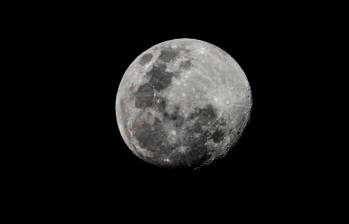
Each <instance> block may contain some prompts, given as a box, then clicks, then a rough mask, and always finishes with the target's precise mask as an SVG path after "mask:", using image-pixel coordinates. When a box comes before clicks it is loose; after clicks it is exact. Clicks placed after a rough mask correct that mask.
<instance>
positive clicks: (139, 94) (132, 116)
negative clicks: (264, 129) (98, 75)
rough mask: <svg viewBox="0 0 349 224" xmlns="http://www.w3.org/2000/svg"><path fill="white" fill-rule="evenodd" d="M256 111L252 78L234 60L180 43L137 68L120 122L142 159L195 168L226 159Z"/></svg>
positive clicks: (123, 91) (130, 75)
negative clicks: (252, 111)
mask: <svg viewBox="0 0 349 224" xmlns="http://www.w3.org/2000/svg"><path fill="white" fill-rule="evenodd" d="M251 106H252V98H251V91H250V87H249V84H248V81H247V78H246V76H245V74H244V72H243V71H242V69H241V68H240V66H239V65H238V64H237V63H236V61H235V60H234V59H233V58H232V57H231V56H230V55H228V54H227V53H226V52H224V51H223V50H221V49H219V48H218V47H216V46H214V45H212V44H209V43H207V42H203V41H200V40H194V39H175V40H170V41H166V42H163V43H160V44H158V45H155V46H153V47H151V48H150V49H148V50H146V51H145V52H143V53H142V54H141V55H140V56H138V57H137V58H136V59H135V60H134V61H133V62H132V64H131V65H130V66H129V68H128V69H127V71H126V72H125V74H124V76H123V78H122V80H121V83H120V85H119V89H118V93H117V97H116V116H117V122H118V126H119V130H120V133H121V135H122V137H123V139H124V141H125V143H126V144H127V146H128V147H129V148H130V149H131V150H132V152H133V153H134V154H135V155H136V156H138V157H139V158H141V159H142V160H144V161H146V162H148V163H151V164H154V165H157V166H160V167H171V168H172V167H173V168H179V167H181V168H182V167H183V168H198V167H201V166H203V165H207V164H209V163H210V162H212V161H213V160H215V159H216V158H220V157H222V156H224V155H226V153H227V152H228V150H229V149H230V148H231V147H232V146H233V145H234V144H235V143H236V142H237V140H238V139H239V137H240V135H241V133H242V131H243V129H244V128H245V126H246V123H247V121H248V119H249V114H250V110H251Z"/></svg>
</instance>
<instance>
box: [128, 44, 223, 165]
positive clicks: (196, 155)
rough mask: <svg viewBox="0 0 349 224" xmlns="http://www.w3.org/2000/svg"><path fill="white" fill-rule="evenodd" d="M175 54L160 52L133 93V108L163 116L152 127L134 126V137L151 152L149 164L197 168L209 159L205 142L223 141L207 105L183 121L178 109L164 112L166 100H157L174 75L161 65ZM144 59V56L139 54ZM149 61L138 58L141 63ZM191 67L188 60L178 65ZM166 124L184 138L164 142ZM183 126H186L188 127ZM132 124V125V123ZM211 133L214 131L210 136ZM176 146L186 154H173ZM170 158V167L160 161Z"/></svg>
mask: <svg viewBox="0 0 349 224" xmlns="http://www.w3.org/2000/svg"><path fill="white" fill-rule="evenodd" d="M178 55H179V51H175V50H172V49H170V48H168V49H167V48H165V49H162V51H161V54H160V56H159V58H158V60H160V62H159V63H154V65H153V67H152V68H151V70H149V71H148V72H147V73H146V77H147V78H148V80H149V81H148V82H147V83H145V84H143V85H141V86H140V87H139V88H138V90H137V91H136V92H135V94H134V96H135V107H136V108H140V109H146V108H154V110H156V111H158V112H159V113H160V114H162V115H163V120H162V121H160V120H159V119H158V118H155V121H154V124H150V123H148V122H147V121H144V120H143V121H142V122H143V125H141V126H139V125H138V127H137V125H134V127H133V129H134V130H135V138H136V139H137V140H138V142H139V145H140V146H141V147H142V148H144V149H147V150H149V151H150V152H153V153H154V156H153V158H152V159H151V160H152V163H154V164H157V165H161V166H163V165H165V164H166V165H168V166H174V167H182V168H185V167H197V166H200V165H201V164H202V163H203V162H205V161H207V159H209V158H210V154H209V151H210V149H209V148H208V146H207V145H206V143H207V142H208V141H209V140H210V139H212V140H213V141H214V142H215V143H217V142H220V141H222V140H223V139H224V132H223V131H222V130H221V129H219V128H218V127H219V124H217V112H216V109H215V108H214V107H213V105H211V104H207V105H205V106H204V107H202V108H195V109H194V111H193V112H192V113H191V114H190V115H189V117H188V118H187V120H186V119H185V118H184V116H182V115H181V114H180V106H179V105H175V107H174V110H173V111H172V112H168V111H167V110H166V106H167V102H166V98H164V97H161V96H160V95H159V93H160V92H161V91H162V90H164V89H166V88H167V87H169V86H170V85H171V82H172V78H173V77H174V76H176V75H177V74H175V73H172V72H167V71H166V64H164V63H161V61H162V62H166V63H167V62H170V61H172V60H174V59H175V58H176V57H177V56H178ZM143 57H145V55H143ZM147 57H149V58H146V57H145V58H143V59H142V58H141V60H144V61H142V62H141V60H140V63H146V62H145V61H147V60H151V59H152V56H151V57H150V56H147ZM190 66H191V62H190V61H185V62H183V63H182V64H181V66H180V67H181V69H186V68H189V67H190ZM167 122H170V123H172V124H173V126H174V127H175V128H181V127H182V128H184V131H185V135H184V138H183V139H181V140H179V142H176V143H174V144H170V143H169V142H168V140H167V137H168V136H167V132H166V130H165V128H164V126H163V123H167ZM191 123H193V124H192V125H190V126H187V124H191ZM135 124H136V123H135ZM213 128H214V129H213ZM212 130H214V132H213V133H212ZM178 147H186V148H187V149H188V150H187V151H186V152H184V153H183V152H176V151H174V150H175V149H176V148H178ZM168 156H170V159H171V161H172V163H171V164H167V163H166V162H163V159H164V158H167V157H168Z"/></svg>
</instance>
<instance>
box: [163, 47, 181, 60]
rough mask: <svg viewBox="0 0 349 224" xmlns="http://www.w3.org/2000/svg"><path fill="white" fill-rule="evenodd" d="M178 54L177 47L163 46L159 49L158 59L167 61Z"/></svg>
mask: <svg viewBox="0 0 349 224" xmlns="http://www.w3.org/2000/svg"><path fill="white" fill-rule="evenodd" d="M178 56H179V51H178V50H177V49H172V48H164V49H162V50H161V53H160V56H159V58H158V59H159V60H161V61H163V62H166V63H168V62H170V61H173V60H174V59H176V58H177V57H178Z"/></svg>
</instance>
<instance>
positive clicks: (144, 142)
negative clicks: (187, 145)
mask: <svg viewBox="0 0 349 224" xmlns="http://www.w3.org/2000/svg"><path fill="white" fill-rule="evenodd" d="M143 122H144V124H143V126H142V127H141V128H137V127H134V129H135V130H136V132H135V137H136V139H137V140H138V142H139V145H140V146H141V147H142V148H145V149H147V150H149V151H151V152H154V153H156V154H167V153H169V152H170V150H171V147H168V146H169V143H168V141H167V135H166V131H165V130H164V128H163V126H162V124H161V121H160V120H159V119H158V118H155V121H154V124H152V125H151V124H149V123H148V122H146V121H143Z"/></svg>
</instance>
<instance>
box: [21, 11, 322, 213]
mask: <svg viewBox="0 0 349 224" xmlns="http://www.w3.org/2000/svg"><path fill="white" fill-rule="evenodd" d="M142 7H143V6H137V7H135V8H132V7H129V6H127V7H126V6H119V5H117V6H113V7H111V8H110V9H109V10H108V9H107V8H108V7H96V8H95V7H94V6H93V5H89V6H86V5H85V6H79V7H66V8H64V10H58V11H56V10H55V9H54V8H53V9H52V10H47V11H45V12H44V13H43V14H40V15H39V16H38V15H37V16H36V15H33V17H34V18H35V19H34V20H30V21H23V23H24V24H25V25H24V26H26V27H29V28H28V29H27V30H26V32H25V34H26V35H27V36H28V39H27V42H28V43H29V44H30V45H31V46H30V49H31V51H34V52H36V54H38V55H39V56H38V57H37V58H38V60H39V61H38V62H37V63H38V64H40V69H38V76H37V77H38V82H39V86H40V88H38V89H37V90H34V91H37V93H36V94H37V95H36V97H37V98H39V99H40V102H43V106H42V105H41V106H42V107H43V109H42V111H40V112H39V113H38V114H36V118H37V119H33V123H34V124H35V125H36V126H37V127H38V129H40V135H39V137H37V138H36V139H38V140H39V141H38V142H39V143H38V145H37V150H35V151H34V153H30V156H31V157H34V158H35V159H34V160H32V161H35V162H32V163H31V167H35V171H33V170H31V169H30V171H27V172H28V174H29V175H30V177H31V178H32V179H30V181H31V182H32V183H33V184H34V185H35V186H37V185H36V184H37V181H40V182H41V183H42V184H41V185H40V186H39V191H47V192H48V193H49V195H54V197H57V198H64V200H67V201H69V202H72V203H78V204H80V203H82V204H84V203H86V204H90V203H93V202H94V201H97V202H96V203H99V204H101V206H105V207H109V208H114V207H115V206H116V205H115V204H119V203H121V204H123V206H125V207H127V208H130V209H134V207H135V206H136V207H142V208H150V209H152V208H153V206H155V205H157V206H159V205H160V207H162V206H163V209H165V210H166V208H167V206H169V207H170V206H171V205H174V204H177V203H179V204H181V205H182V206H184V207H186V206H188V207H196V206H200V205H201V202H202V203H203V204H209V205H210V206H211V207H215V206H216V205H217V204H218V205H219V204H221V203H223V202H224V203H233V202H234V201H236V200H241V201H244V203H249V202H250V201H253V202H254V203H256V204H257V205H258V206H263V204H264V202H266V201H268V202H270V201H273V202H274V203H276V204H277V203H284V202H285V201H290V200H296V199H297V198H299V197H300V195H307V196H306V198H307V197H308V196H309V195H312V194H313V192H314V191H313V190H314V189H313V188H312V185H311V183H312V181H313V180H315V178H317V177H318V175H319V174H318V170H319V167H316V166H315V165H314V157H316V154H314V149H313V148H312V145H311V141H309V139H310V138H311V137H312V136H310V134H309V133H310V132H308V129H307V125H308V124H307V123H304V121H305V120H306V122H311V121H310V119H309V118H310V117H311V116H314V114H312V113H311V112H310V111H308V109H307V108H308V107H309V106H310V107H311V100H310V99H313V98H312V95H311V91H309V86H307V84H306V83H307V81H308V80H310V79H312V73H309V69H308V68H307V66H306V65H309V63H311V62H310V59H309V57H308V54H309V53H308V52H309V51H311V50H314V45H316V44H314V43H315V41H314V35H312V34H311V33H312V30H313V29H315V28H316V26H317V23H316V22H314V20H313V19H312V17H309V18H308V11H307V10H305V11H302V10H298V11H297V16H295V14H294V11H292V10H289V11H288V10H287V9H288V8H287V7H282V6H280V7H279V9H278V10H273V9H271V8H269V10H267V11H266V10H260V9H259V8H258V7H254V10H252V9H251V8H248V9H246V12H245V11H244V13H242V12H240V10H239V8H238V7H235V8H231V7H230V6H228V5H227V6H224V5H222V6H218V7H217V6H214V7H213V6H212V8H211V5H204V6H200V7H199V6H195V7H188V8H182V7H173V8H171V7H169V6H166V7H164V8H161V7H160V8H158V7H150V8H147V10H145V9H143V8H142ZM201 7H203V8H201ZM264 7H265V8H268V6H264ZM163 9H165V10H163ZM239 12H240V13H239ZM29 37H30V38H29ZM176 38H193V39H200V40H203V41H206V42H209V43H212V44H214V45H216V46H218V47H220V48H222V49H223V50H225V51H226V52H227V53H229V54H230V55H231V56H232V57H233V58H234V59H235V60H236V61H237V62H238V64H239V65H240V66H241V68H242V69H243V70H244V72H245V74H246V76H247V78H248V80H249V83H250V86H251V90H252V97H253V106H252V112H251V119H250V121H249V123H248V125H247V127H246V129H245V131H244V133H243V135H242V137H241V139H240V141H239V142H238V143H237V145H236V146H235V147H234V148H232V149H231V150H230V153H229V154H228V155H227V156H226V157H225V158H223V159H220V160H218V161H216V162H215V163H213V164H211V165H209V166H207V167H204V168H202V169H200V170H198V171H176V170H163V169H160V168H157V167H154V166H152V165H149V164H147V163H145V162H143V161H141V160H140V159H138V158H137V157H136V156H135V155H133V153H132V152H131V151H130V150H129V149H128V148H127V146H126V144H125V143H124V141H123V140H122V138H121V135H120V133H119V130H118V126H117V122H116V115H115V100H116V94H117V90H118V85H119V83H120V81H121V78H122V76H123V74H124V73H125V71H126V69H127V68H128V66H129V65H130V64H131V63H132V61H133V60H134V59H135V58H136V57H137V56H138V55H139V54H141V53H142V52H143V51H145V50H146V49H148V48H150V47H152V46H153V45H155V44H158V43H160V42H163V41H166V40H170V39H176ZM313 53H314V52H313ZM315 53H316V52H315ZM300 80H302V81H300ZM308 93H310V94H308ZM38 119H40V121H42V120H43V122H42V123H43V124H41V122H40V124H39V122H38ZM36 122H37V123H36ZM300 124H302V125H300ZM31 141H33V140H31ZM317 153H319V152H317ZM33 154H34V155H33ZM61 200H63V199H61ZM302 200H304V197H303V199H302ZM228 208H229V207H228Z"/></svg>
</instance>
